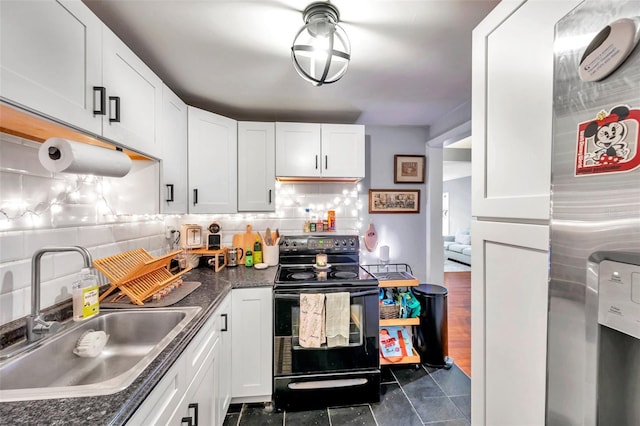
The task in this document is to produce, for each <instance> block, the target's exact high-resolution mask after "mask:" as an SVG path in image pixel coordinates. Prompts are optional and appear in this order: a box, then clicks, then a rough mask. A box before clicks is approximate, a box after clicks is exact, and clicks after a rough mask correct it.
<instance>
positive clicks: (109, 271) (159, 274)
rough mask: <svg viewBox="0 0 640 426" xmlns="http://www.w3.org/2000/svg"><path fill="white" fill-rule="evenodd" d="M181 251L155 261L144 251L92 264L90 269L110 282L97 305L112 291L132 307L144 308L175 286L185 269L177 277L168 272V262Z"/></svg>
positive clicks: (103, 259)
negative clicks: (160, 293)
mask: <svg viewBox="0 0 640 426" xmlns="http://www.w3.org/2000/svg"><path fill="white" fill-rule="evenodd" d="M181 252H182V250H177V251H173V252H171V253H168V254H166V255H164V256H160V257H156V258H154V257H153V256H151V255H150V254H149V253H148V252H147V251H146V250H145V249H136V250H132V251H127V252H124V253H120V254H116V255H115V256H110V257H105V258H102V259H97V260H94V261H93V266H95V268H96V269H97V270H98V271H100V272H102V273H103V274H104V275H105V276H106V277H107V278H109V280H110V281H111V286H110V287H109V289H107V291H105V292H104V293H103V294H102V296H100V301H102V300H103V299H104V298H105V297H107V296H108V295H109V294H111V293H112V292H113V291H114V290H115V289H120V292H122V293H123V294H125V295H127V296H128V297H129V299H131V302H132V303H135V304H136V305H140V306H142V305H144V302H145V300H147V299H149V298H150V297H152V296H153V295H154V294H155V293H157V292H159V291H161V290H163V289H165V288H166V287H168V286H170V285H171V284H172V283H174V282H175V281H176V280H177V279H178V278H180V277H181V276H182V275H183V274H185V273H186V272H188V271H190V270H191V268H190V267H188V268H186V269H184V270H182V271H180V272H178V273H177V274H175V275H173V274H171V272H169V264H170V263H171V259H172V258H173V257H174V256H175V255H177V254H179V253H181Z"/></svg>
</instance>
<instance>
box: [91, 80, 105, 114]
mask: <svg viewBox="0 0 640 426" xmlns="http://www.w3.org/2000/svg"><path fill="white" fill-rule="evenodd" d="M98 96H99V97H100V99H98V102H96V99H97V97H98ZM96 105H100V108H96ZM106 113H107V89H105V88H104V87H102V86H93V115H105V114H106Z"/></svg>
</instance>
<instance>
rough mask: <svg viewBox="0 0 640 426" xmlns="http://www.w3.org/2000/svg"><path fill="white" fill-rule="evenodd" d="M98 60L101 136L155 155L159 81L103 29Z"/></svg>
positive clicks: (129, 51) (111, 34)
mask: <svg viewBox="0 0 640 426" xmlns="http://www.w3.org/2000/svg"><path fill="white" fill-rule="evenodd" d="M102 61H103V81H104V87H105V88H106V94H107V113H106V115H105V116H104V118H103V127H102V133H103V136H104V137H106V138H109V139H111V140H114V141H117V142H119V143H122V144H123V145H125V146H127V147H129V148H131V149H134V150H137V151H140V152H142V153H146V154H150V155H153V156H159V155H160V152H159V151H160V148H159V146H160V141H159V138H158V137H157V133H156V122H157V121H158V120H159V118H158V117H159V115H160V111H161V108H162V81H161V80H160V78H159V77H158V76H156V75H155V74H154V73H153V71H151V69H150V68H149V67H147V66H146V65H145V63H144V62H142V60H141V59H140V58H138V57H137V56H136V55H135V54H134V53H133V52H132V51H131V50H130V49H129V48H128V47H127V46H126V45H125V44H124V43H123V42H122V41H120V39H119V38H118V37H116V35H115V34H114V33H113V32H112V31H110V30H109V29H108V28H106V27H105V28H104V32H103V55H102Z"/></svg>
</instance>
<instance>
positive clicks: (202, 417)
mask: <svg viewBox="0 0 640 426" xmlns="http://www.w3.org/2000/svg"><path fill="white" fill-rule="evenodd" d="M219 348H220V342H219V341H217V342H216V344H215V345H214V346H213V348H211V350H210V351H209V353H208V354H207V358H206V360H205V362H204V364H203V365H202V367H201V368H200V370H199V371H198V372H197V374H196V376H195V378H194V379H193V382H191V386H190V387H189V389H188V390H187V392H186V393H185V395H184V398H183V399H182V401H181V403H180V405H179V406H178V408H177V409H176V411H175V412H174V413H173V416H172V418H171V419H170V420H169V421H168V422H167V423H165V424H167V425H172V426H184V425H185V424H191V425H221V424H222V423H218V422H217V421H216V419H217V418H218V414H217V412H216V404H215V401H216V398H217V392H218V391H217V386H216V385H217V383H216V380H217V378H216V371H217V370H216V366H217V363H218V361H219V358H220V353H219ZM189 419H190V420H189ZM189 422H190V423H189Z"/></svg>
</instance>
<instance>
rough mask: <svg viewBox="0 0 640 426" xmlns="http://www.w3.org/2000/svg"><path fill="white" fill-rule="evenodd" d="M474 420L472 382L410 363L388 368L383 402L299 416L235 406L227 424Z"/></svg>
mask: <svg viewBox="0 0 640 426" xmlns="http://www.w3.org/2000/svg"><path fill="white" fill-rule="evenodd" d="M470 418H471V379H469V377H468V376H467V375H466V374H465V373H464V372H463V371H462V370H460V369H459V368H458V367H457V366H456V365H454V366H453V367H452V368H451V369H450V370H446V369H443V368H441V369H435V368H430V367H427V366H424V365H420V366H417V367H416V366H415V365H404V366H392V367H383V369H382V394H381V397H380V402H377V403H371V404H360V405H352V406H342V407H329V408H326V409H322V410H310V411H295V412H294V411H280V410H275V411H274V410H270V409H269V408H265V407H264V405H262V404H242V405H240V404H235V405H232V406H231V407H230V408H229V412H228V413H227V417H226V418H225V422H224V426H253V425H256V426H262V425H280V426H285V425H286V426H294V425H295V426H306V425H318V426H325V425H326V426H342V425H362V426H376V425H377V426H398V425H402V426H413V425H416V426H421V425H429V426H469V425H470V424H471V423H470Z"/></svg>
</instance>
